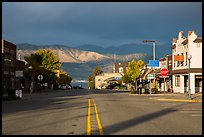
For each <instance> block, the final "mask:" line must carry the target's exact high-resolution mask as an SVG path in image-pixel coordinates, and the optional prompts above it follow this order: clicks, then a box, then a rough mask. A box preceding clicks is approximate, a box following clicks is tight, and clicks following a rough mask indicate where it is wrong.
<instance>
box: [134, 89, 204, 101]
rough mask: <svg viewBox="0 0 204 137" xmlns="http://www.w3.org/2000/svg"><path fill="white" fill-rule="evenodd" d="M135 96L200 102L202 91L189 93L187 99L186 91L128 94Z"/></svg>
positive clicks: (159, 99)
mask: <svg viewBox="0 0 204 137" xmlns="http://www.w3.org/2000/svg"><path fill="white" fill-rule="evenodd" d="M130 95H135V96H147V97H149V99H154V100H158V101H176V102H199V103H202V93H196V94H192V95H191V99H189V96H188V94H186V93H169V92H168V93H160V94H130Z"/></svg>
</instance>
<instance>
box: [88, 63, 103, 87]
mask: <svg viewBox="0 0 204 137" xmlns="http://www.w3.org/2000/svg"><path fill="white" fill-rule="evenodd" d="M102 73H103V71H102V69H101V67H99V66H96V67H95V68H94V69H93V74H92V75H90V76H88V81H89V84H88V86H89V88H90V89H94V88H95V77H96V76H98V75H100V74H102Z"/></svg>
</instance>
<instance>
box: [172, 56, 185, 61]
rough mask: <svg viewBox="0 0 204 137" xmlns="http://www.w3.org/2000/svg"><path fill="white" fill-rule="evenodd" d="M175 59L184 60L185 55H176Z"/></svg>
mask: <svg viewBox="0 0 204 137" xmlns="http://www.w3.org/2000/svg"><path fill="white" fill-rule="evenodd" d="M174 61H184V56H183V55H174Z"/></svg>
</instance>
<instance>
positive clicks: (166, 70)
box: [160, 68, 169, 77]
mask: <svg viewBox="0 0 204 137" xmlns="http://www.w3.org/2000/svg"><path fill="white" fill-rule="evenodd" d="M160 73H161V75H162V77H166V76H167V75H168V74H169V70H168V69H167V68H162V69H161V71H160Z"/></svg>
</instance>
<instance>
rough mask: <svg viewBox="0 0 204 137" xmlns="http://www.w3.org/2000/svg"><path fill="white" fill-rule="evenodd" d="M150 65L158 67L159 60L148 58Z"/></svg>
mask: <svg viewBox="0 0 204 137" xmlns="http://www.w3.org/2000/svg"><path fill="white" fill-rule="evenodd" d="M149 66H150V67H159V60H149Z"/></svg>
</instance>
